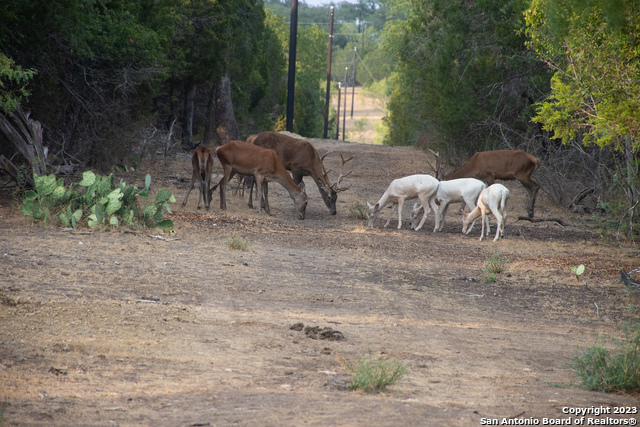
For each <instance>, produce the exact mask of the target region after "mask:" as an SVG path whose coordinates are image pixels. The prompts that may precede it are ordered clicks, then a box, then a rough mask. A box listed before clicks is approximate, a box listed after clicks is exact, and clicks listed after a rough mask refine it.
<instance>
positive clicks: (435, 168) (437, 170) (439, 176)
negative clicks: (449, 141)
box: [426, 148, 444, 180]
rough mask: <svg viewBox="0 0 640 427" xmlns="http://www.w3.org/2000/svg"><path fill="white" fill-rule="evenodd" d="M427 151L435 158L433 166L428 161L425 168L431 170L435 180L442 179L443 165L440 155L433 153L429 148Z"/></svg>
mask: <svg viewBox="0 0 640 427" xmlns="http://www.w3.org/2000/svg"><path fill="white" fill-rule="evenodd" d="M428 150H429V152H430V153H431V154H433V156H434V157H435V160H436V164H435V166H434V165H433V164H432V163H431V162H430V161H428V160H427V161H426V163H427V166H429V168H430V169H431V170H433V172H434V174H435V175H436V179H438V180H442V179H444V165H443V164H442V162H441V160H440V153H438V152H437V151H433V150H432V149H431V148H429V149H428Z"/></svg>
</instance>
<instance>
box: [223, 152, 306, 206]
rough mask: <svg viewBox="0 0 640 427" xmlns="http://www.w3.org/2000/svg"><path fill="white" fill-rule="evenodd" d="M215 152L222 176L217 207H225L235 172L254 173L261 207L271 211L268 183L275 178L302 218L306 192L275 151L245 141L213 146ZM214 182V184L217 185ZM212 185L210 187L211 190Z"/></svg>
mask: <svg viewBox="0 0 640 427" xmlns="http://www.w3.org/2000/svg"><path fill="white" fill-rule="evenodd" d="M216 155H217V156H218V160H220V164H221V165H222V170H223V173H224V175H223V177H222V179H221V180H220V182H219V183H218V185H219V186H220V209H222V210H226V209H227V203H226V200H225V187H226V186H227V183H228V182H229V180H230V179H231V178H232V177H233V175H235V174H236V173H238V174H242V175H253V176H254V177H255V180H256V187H257V190H256V191H257V198H258V200H263V198H264V209H265V211H266V212H267V213H268V214H271V211H270V209H269V198H268V194H267V192H268V190H267V182H269V181H275V182H277V183H278V184H280V185H282V186H283V187H284V188H285V190H287V191H288V192H289V196H291V198H292V199H293V202H294V203H295V206H296V210H297V211H298V218H299V219H304V216H305V211H306V209H307V195H306V193H304V192H303V191H302V190H301V189H300V187H298V185H297V184H296V183H295V182H294V181H293V179H292V178H291V176H289V173H288V172H287V170H286V169H285V167H284V165H283V164H282V162H281V161H280V158H279V157H278V155H277V154H276V153H275V151H273V150H270V149H267V148H262V147H258V146H257V145H253V144H250V143H248V142H244V141H229V142H228V143H226V144H224V145H222V146H220V147H218V148H217V149H216ZM218 185H216V187H217V186H218ZM213 190H215V187H214V188H213V189H212V190H211V192H213ZM258 213H262V204H261V203H258Z"/></svg>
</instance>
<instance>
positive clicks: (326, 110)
mask: <svg viewBox="0 0 640 427" xmlns="http://www.w3.org/2000/svg"><path fill="white" fill-rule="evenodd" d="M329 10H330V11H331V12H330V16H329V52H328V53H327V91H326V98H325V101H324V133H323V134H322V137H323V138H324V139H327V132H328V131H329V105H330V104H331V47H332V46H331V45H332V44H333V6H331V9H329Z"/></svg>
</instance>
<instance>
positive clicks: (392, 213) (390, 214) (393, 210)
mask: <svg viewBox="0 0 640 427" xmlns="http://www.w3.org/2000/svg"><path fill="white" fill-rule="evenodd" d="M380 209H381V210H382V208H380ZM396 209H397V205H396V203H392V204H391V212H389V219H387V222H386V223H385V224H384V228H387V226H388V225H389V223H390V222H391V220H392V219H393V215H394V214H395V213H396Z"/></svg>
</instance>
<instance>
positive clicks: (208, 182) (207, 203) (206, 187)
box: [202, 174, 211, 210]
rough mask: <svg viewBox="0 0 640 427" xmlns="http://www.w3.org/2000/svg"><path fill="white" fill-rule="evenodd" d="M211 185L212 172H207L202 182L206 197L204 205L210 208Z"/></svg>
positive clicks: (203, 194)
mask: <svg viewBox="0 0 640 427" xmlns="http://www.w3.org/2000/svg"><path fill="white" fill-rule="evenodd" d="M210 186H211V174H207V177H206V178H205V180H204V182H203V183H202V187H203V188H202V197H204V207H205V208H207V210H209V207H210V206H211V194H210V193H209V187H210Z"/></svg>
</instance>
